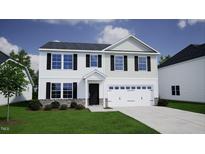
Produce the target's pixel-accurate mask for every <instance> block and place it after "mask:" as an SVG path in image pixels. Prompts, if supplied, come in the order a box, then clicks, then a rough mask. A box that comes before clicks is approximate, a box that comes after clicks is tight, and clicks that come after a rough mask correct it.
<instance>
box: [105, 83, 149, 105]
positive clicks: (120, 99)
mask: <svg viewBox="0 0 205 154" xmlns="http://www.w3.org/2000/svg"><path fill="white" fill-rule="evenodd" d="M116 86H117V87H119V88H116V89H115V87H116ZM116 86H112V87H113V89H109V90H108V106H110V107H117V106H143V105H145V106H146V105H151V104H152V101H153V99H152V95H153V90H152V88H151V86H147V85H141V86H136V85H130V86H126V85H123V86H119V85H116ZM121 87H124V89H121ZM148 87H149V89H148Z"/></svg>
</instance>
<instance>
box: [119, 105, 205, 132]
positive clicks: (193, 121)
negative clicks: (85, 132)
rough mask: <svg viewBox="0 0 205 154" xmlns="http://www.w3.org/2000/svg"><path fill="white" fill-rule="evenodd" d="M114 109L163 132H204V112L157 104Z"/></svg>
mask: <svg viewBox="0 0 205 154" xmlns="http://www.w3.org/2000/svg"><path fill="white" fill-rule="evenodd" d="M115 109H116V110H118V111H120V112H122V113H124V114H126V115H128V116H130V117H132V118H134V119H136V120H138V121H141V122H142V123H144V124H146V125H148V126H149V127H151V128H153V129H155V130H157V131H158V132H160V133H163V134H202V133H203V134H204V133H205V114H199V113H193V112H188V111H182V110H177V109H172V108H168V107H158V106H150V107H148V106H144V107H123V108H122V107H121V108H115Z"/></svg>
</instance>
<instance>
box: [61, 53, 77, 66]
mask: <svg viewBox="0 0 205 154" xmlns="http://www.w3.org/2000/svg"><path fill="white" fill-rule="evenodd" d="M64 55H71V56H72V68H66V69H65V68H64ZM62 57H63V58H62V59H63V60H62V62H63V65H62V69H63V70H73V66H74V60H73V54H63V56H62Z"/></svg>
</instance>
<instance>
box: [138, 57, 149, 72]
mask: <svg viewBox="0 0 205 154" xmlns="http://www.w3.org/2000/svg"><path fill="white" fill-rule="evenodd" d="M138 58H145V59H146V70H140V69H139V68H140V67H139V64H140V61H139V59H138V71H142V72H146V71H147V56H138Z"/></svg>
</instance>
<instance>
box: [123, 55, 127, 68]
mask: <svg viewBox="0 0 205 154" xmlns="http://www.w3.org/2000/svg"><path fill="white" fill-rule="evenodd" d="M124 71H127V56H124Z"/></svg>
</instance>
